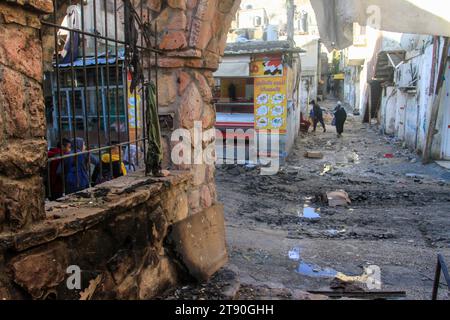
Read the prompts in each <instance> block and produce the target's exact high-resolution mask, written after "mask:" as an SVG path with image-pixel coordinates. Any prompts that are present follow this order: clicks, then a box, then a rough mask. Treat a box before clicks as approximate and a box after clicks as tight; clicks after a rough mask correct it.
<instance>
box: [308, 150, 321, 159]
mask: <svg viewBox="0 0 450 320" xmlns="http://www.w3.org/2000/svg"><path fill="white" fill-rule="evenodd" d="M305 158H309V159H323V153H322V152H320V151H307V152H306V153H305Z"/></svg>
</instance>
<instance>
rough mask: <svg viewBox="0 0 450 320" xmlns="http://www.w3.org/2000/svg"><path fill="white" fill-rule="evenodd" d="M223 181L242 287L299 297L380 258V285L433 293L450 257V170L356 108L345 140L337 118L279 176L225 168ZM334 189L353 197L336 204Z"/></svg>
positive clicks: (233, 259)
mask: <svg viewBox="0 0 450 320" xmlns="http://www.w3.org/2000/svg"><path fill="white" fill-rule="evenodd" d="M323 107H328V108H331V107H332V106H331V105H330V104H324V105H323ZM319 131H320V133H319ZM306 151H320V152H322V153H323V155H324V157H323V159H307V158H305V156H304V154H305V152H306ZM217 189H218V190H217V191H218V194H219V198H220V201H221V202H222V203H224V204H225V216H226V222H227V241H228V248H229V254H230V265H229V267H230V268H232V269H233V270H236V274H237V276H236V277H237V278H238V282H239V284H240V288H241V289H240V291H242V290H244V289H245V288H253V289H251V290H254V291H255V290H256V291H257V290H259V289H261V288H266V289H267V290H278V291H280V290H281V292H284V291H283V290H288V292H290V293H289V294H290V297H291V298H292V294H291V293H292V292H297V291H296V290H302V291H311V290H312V291H317V290H321V291H329V290H331V289H330V287H332V284H333V280H334V279H335V277H336V275H338V274H339V275H343V276H344V277H345V276H361V275H363V274H364V270H365V268H367V267H368V266H376V267H379V269H380V272H381V283H382V285H381V290H383V291H402V290H404V291H406V293H407V298H408V299H430V297H431V291H432V284H433V281H432V279H433V277H434V269H435V265H436V257H437V254H438V253H442V254H444V256H446V257H447V259H448V261H450V172H449V171H448V170H445V169H443V168H442V167H440V166H438V165H437V164H430V165H427V166H423V165H422V164H421V162H420V159H419V158H418V157H417V156H416V155H414V154H413V153H411V152H410V151H409V150H407V149H405V148H403V146H402V142H400V141H396V140H395V139H394V138H390V137H386V136H382V135H380V134H379V133H378V132H377V128H376V126H372V127H369V125H366V124H361V122H360V121H359V119H357V118H355V117H352V116H350V119H349V121H348V123H347V126H346V131H345V134H344V137H343V138H342V139H338V138H337V137H336V134H335V132H334V127H331V126H329V128H328V132H327V133H322V132H321V130H318V133H316V134H312V133H310V134H308V135H305V136H303V137H301V138H299V139H298V140H297V142H296V144H295V146H294V150H293V152H292V154H291V156H290V158H289V159H288V160H287V163H286V165H285V166H284V167H283V168H282V170H281V171H280V172H279V174H278V175H276V176H261V175H260V174H259V170H258V169H257V168H256V169H254V168H245V167H221V168H218V170H217ZM336 190H344V191H346V192H347V193H348V195H349V197H350V200H351V202H352V203H351V205H349V206H347V207H336V208H331V207H329V206H328V204H327V203H326V196H324V194H326V193H327V192H332V191H336ZM334 281H335V280H334ZM362 284H363V285H364V286H366V285H365V283H364V282H362ZM243 288H244V289H243ZM255 288H256V289H255ZM258 288H259V289H258ZM363 289H365V290H368V288H363ZM278 291H277V292H278ZM252 292H253V291H252ZM289 294H288V295H287V296H286V297H285V298H288V296H289ZM262 295H263V294H262ZM254 296H258V294H255V295H254ZM260 296H261V295H260ZM279 298H283V297H279Z"/></svg>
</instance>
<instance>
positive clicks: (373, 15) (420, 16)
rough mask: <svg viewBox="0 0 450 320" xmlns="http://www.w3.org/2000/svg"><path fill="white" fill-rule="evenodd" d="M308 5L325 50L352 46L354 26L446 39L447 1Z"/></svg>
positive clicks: (340, 0)
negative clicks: (311, 7) (356, 24)
mask: <svg viewBox="0 0 450 320" xmlns="http://www.w3.org/2000/svg"><path fill="white" fill-rule="evenodd" d="M311 4H312V6H313V8H314V11H315V13H316V17H317V22H318V24H319V31H320V37H321V39H322V41H323V42H324V44H325V45H326V46H327V47H328V48H329V49H333V48H336V49H344V48H347V47H349V46H351V45H352V44H353V23H354V22H357V23H359V24H360V25H361V26H367V25H369V26H371V27H373V28H374V29H379V30H385V31H391V32H399V33H411V34H427V35H436V36H447V37H450V10H448V0H426V1H425V0H311ZM375 24H376V25H377V26H375Z"/></svg>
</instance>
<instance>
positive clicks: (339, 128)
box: [334, 101, 347, 138]
mask: <svg viewBox="0 0 450 320" xmlns="http://www.w3.org/2000/svg"><path fill="white" fill-rule="evenodd" d="M334 119H335V122H336V132H337V136H338V138H341V137H342V134H343V133H344V124H345V121H347V112H346V111H345V109H344V107H343V106H342V103H341V102H340V101H339V102H338V104H337V106H336V108H335V109H334Z"/></svg>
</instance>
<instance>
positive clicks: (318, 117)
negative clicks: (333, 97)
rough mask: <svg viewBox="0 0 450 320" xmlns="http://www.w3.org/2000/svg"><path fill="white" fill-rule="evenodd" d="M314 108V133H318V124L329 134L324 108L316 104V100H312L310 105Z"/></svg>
mask: <svg viewBox="0 0 450 320" xmlns="http://www.w3.org/2000/svg"><path fill="white" fill-rule="evenodd" d="M310 104H311V105H312V106H313V109H312V119H313V128H314V129H313V132H316V129H317V124H318V123H319V122H320V124H321V125H322V127H323V132H327V127H326V126H325V121H323V111H322V108H321V107H320V106H319V105H318V104H317V103H316V101H315V100H312V101H311V103H310Z"/></svg>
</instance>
